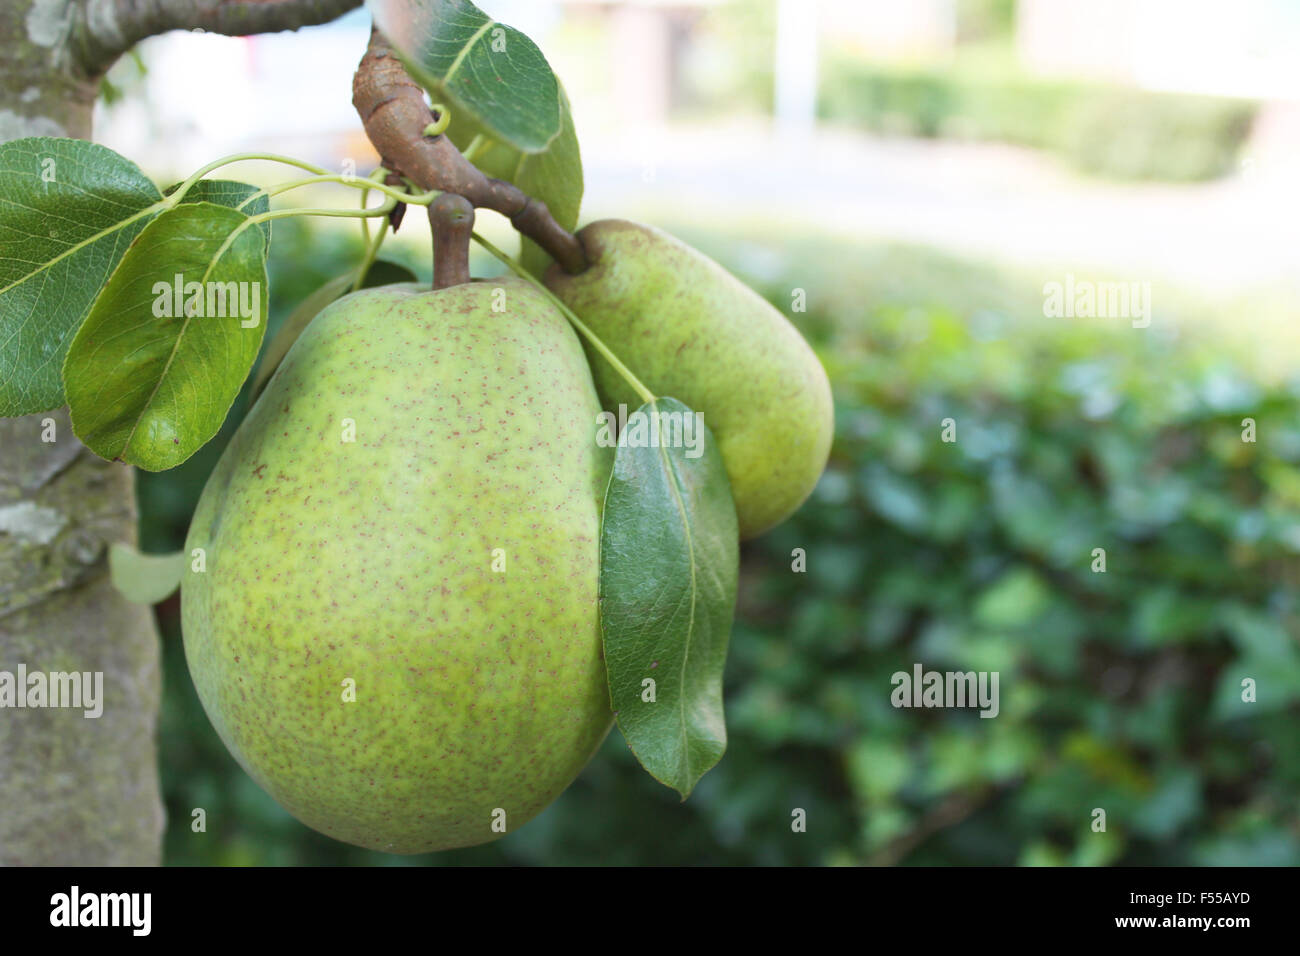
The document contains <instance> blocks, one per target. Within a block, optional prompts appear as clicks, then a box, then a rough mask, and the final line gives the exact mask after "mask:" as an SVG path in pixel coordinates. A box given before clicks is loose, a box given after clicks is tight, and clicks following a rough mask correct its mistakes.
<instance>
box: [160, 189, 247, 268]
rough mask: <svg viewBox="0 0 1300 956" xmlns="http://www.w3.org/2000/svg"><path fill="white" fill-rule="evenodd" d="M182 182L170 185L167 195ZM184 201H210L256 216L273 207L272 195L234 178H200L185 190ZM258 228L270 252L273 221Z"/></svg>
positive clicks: (166, 191)
mask: <svg viewBox="0 0 1300 956" xmlns="http://www.w3.org/2000/svg"><path fill="white" fill-rule="evenodd" d="M179 186H180V183H175V184H173V185H171V186H168V187H167V189H166V190H165V191H164V193H165V195H168V196H170V195H171V194H172V193H174V192H175V191H176V189H177V187H179ZM181 202H182V203H187V202H210V203H216V204H217V205H218V206H229V207H230V208H231V209H238V210H239V211H240V212H242V213H243V214H244V215H245V216H256V215H257V214H259V213H263V212H267V211H268V210H269V209H270V208H271V199H270V197H269V196H268V195H267V194H266V193H265V192H263V191H262V190H260V189H258V188H257V187H256V186H251V185H249V184H248V183H241V182H236V181H235V180H233V179H200V180H199V181H198V182H196V183H194V184H193V185H192V186H190V188H189V189H187V190H186V191H185V197H184V198H183V199H182V200H181ZM257 228H258V229H260V230H261V231H262V235H264V236H265V237H266V248H267V251H268V253H269V252H270V249H271V221H270V220H269V219H268V220H267V221H266V222H260V223H258V224H257Z"/></svg>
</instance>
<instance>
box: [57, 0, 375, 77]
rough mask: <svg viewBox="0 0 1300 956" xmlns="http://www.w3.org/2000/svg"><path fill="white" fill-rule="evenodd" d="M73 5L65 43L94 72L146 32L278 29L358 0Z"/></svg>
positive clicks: (119, 0) (126, 0)
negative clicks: (103, 11)
mask: <svg viewBox="0 0 1300 956" xmlns="http://www.w3.org/2000/svg"><path fill="white" fill-rule="evenodd" d="M94 6H95V4H86V3H82V4H77V5H76V13H75V14H74V15H75V16H76V17H77V19H76V21H75V22H74V24H73V29H72V33H71V37H70V39H69V42H68V46H69V50H70V51H72V52H73V53H74V54H75V55H74V58H73V59H74V63H75V65H76V67H77V69H78V70H79V71H80V72H81V73H83V74H85V75H86V76H89V77H95V78H97V77H99V76H100V75H102V74H103V73H104V72H105V71H106V70H107V69H108V68H109V67H110V66H112V65H113V61H115V60H116V59H117V58H118V57H119V56H121V55H122V54H123V53H125V52H126V51H127V50H129V49H131V47H133V46H135V45H136V44H137V43H139V42H140V41H141V40H143V39H145V38H146V37H151V36H157V35H158V34H160V33H166V32H168V31H169V30H206V31H208V32H209V33H219V34H221V35H222V36H250V35H252V34H254V33H278V32H280V31H282V30H297V29H298V28H299V27H309V26H316V25H317V24H321V23H328V22H330V21H331V20H337V19H338V18H339V17H341V16H342V15H343V14H345V13H347V12H348V11H349V10H352V9H354V8H356V7H359V6H361V0H113V3H112V5H111V7H110V12H109V13H108V14H107V15H98V16H95V15H92V11H91V8H92V7H94Z"/></svg>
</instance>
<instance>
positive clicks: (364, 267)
mask: <svg viewBox="0 0 1300 956" xmlns="http://www.w3.org/2000/svg"><path fill="white" fill-rule="evenodd" d="M361 221H362V222H363V223H364V222H365V221H366V220H364V219H362V220H361ZM387 234H388V220H387V219H385V220H384V221H383V222H381V223H380V224H379V232H378V233H376V234H375V238H374V239H370V237H369V236H367V237H366V239H367V240H368V241H367V243H366V255H365V258H363V259H362V260H361V264H360V265H359V266H357V278H356V281H354V282H353V283H352V289H351V291H352V292H356V291H357V290H358V289H360V288H361V283H363V282H365V281H366V275H367V273H369V272H370V267H371V266H372V265H373V264H374V262H375V256H377V255H379V247H380V246H382V245H383V244H384V237H385V236H386V235H387Z"/></svg>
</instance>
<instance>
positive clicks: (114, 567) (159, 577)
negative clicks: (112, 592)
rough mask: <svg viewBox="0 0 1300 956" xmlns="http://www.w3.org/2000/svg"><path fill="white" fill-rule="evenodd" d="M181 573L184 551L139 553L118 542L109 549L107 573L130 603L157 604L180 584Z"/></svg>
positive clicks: (183, 568)
mask: <svg viewBox="0 0 1300 956" xmlns="http://www.w3.org/2000/svg"><path fill="white" fill-rule="evenodd" d="M184 573H185V552H184V551H175V552H173V553H172V554H141V553H140V552H139V551H137V550H136V549H135V548H133V547H131V546H130V545H129V544H121V543H115V544H114V545H113V546H112V547H110V548H109V549H108V574H109V577H110V578H112V580H113V587H115V588H117V590H118V592H119V593H120V594H121V595H122V596H123V597H124V598H126V599H127V600H128V601H130V602H132V603H133V604H157V603H158V602H159V601H161V600H162V599H163V598H165V597H167V596H168V595H169V594H171V593H172V592H173V591H175V590H176V589H177V588H178V587H180V584H181V575H182V574H184Z"/></svg>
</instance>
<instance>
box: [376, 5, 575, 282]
mask: <svg viewBox="0 0 1300 956" xmlns="http://www.w3.org/2000/svg"><path fill="white" fill-rule="evenodd" d="M352 105H353V106H355V107H356V110H357V114H358V115H359V116H360V117H361V122H362V124H363V125H364V126H365V129H366V135H367V136H368V137H370V142H371V143H373V144H374V147H375V149H376V151H378V153H379V155H380V157H381V159H382V160H383V163H384V166H386V167H387V168H389V169H393V170H396V171H397V172H399V173H401V174H402V175H403V176H405V177H406V178H407V179H409V180H411V182H413V183H415V184H416V185H417V186H418V187H420V188H421V189H437V190H439V191H441V192H445V193H455V194H456V195H458V196H463V197H464V198H466V199H468V200H469V201H470V203H471V204H473V205H474V206H477V207H479V208H481V209H491V210H493V211H494V212H499V213H501V214H502V215H503V216H505V217H506V218H508V219H509V220H510V222H511V224H512V225H513V226H514V227H515V228H516V229H518V230H519V231H520V232H521V233H523V234H524V235H525V236H527V237H528V238H530V239H532V240H533V241H534V242H536V243H537V244H538V245H539V246H541V247H542V248H543V249H545V250H546V252H547V253H548V254H549V255H550V256H551V258H552V259H554V260H555V261H556V262H558V263H559V264H560V266H561V268H563V269H564V270H565V271H566V272H570V273H577V272H581V271H582V270H583V269H585V268H586V267H587V258H586V256H585V254H584V253H583V250H582V244H581V243H580V242H579V241H578V239H577V237H576V236H574V235H573V233H571V232H569V231H568V230H567V229H565V228H564V227H563V226H561V225H560V224H559V223H558V222H556V221H555V218H554V217H553V216H552V215H551V213H550V211H549V210H548V209H547V208H546V203H544V202H542V201H541V200H540V199H534V198H532V197H530V196H528V195H527V194H526V193H524V192H523V191H522V190H521V189H519V188H518V187H517V186H515V185H513V184H511V183H508V182H505V181H504V180H500V179H489V178H488V177H487V176H485V175H483V173H482V172H481V171H480V170H479V169H478V168H477V167H475V166H474V165H473V164H472V163H470V162H469V160H467V159H466V158H465V157H464V156H462V155H461V152H460V150H459V149H457V148H456V145H455V144H454V143H453V142H452V141H451V140H450V139H448V138H447V137H446V136H445V135H438V136H425V135H424V131H425V129H426V128H428V126H429V124H430V123H432V122H433V113H432V112H431V111H430V109H429V107H428V106H427V105H426V104H425V101H424V90H423V89H422V88H421V87H420V86H418V85H417V84H416V83H415V81H414V80H412V79H411V78H410V76H408V75H407V73H406V69H405V68H404V67H403V66H402V63H401V61H400V60H398V58H397V54H396V53H394V52H393V50H392V48H391V47H390V46H389V43H388V41H387V40H386V39H385V38H384V36H383V34H381V33H380V32H379V30H378V29H375V30H372V31H371V34H370V46H369V48H367V50H366V55H365V56H364V57H362V58H361V64H360V65H359V66H358V67H357V72H356V75H355V77H354V78H353V80H352Z"/></svg>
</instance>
